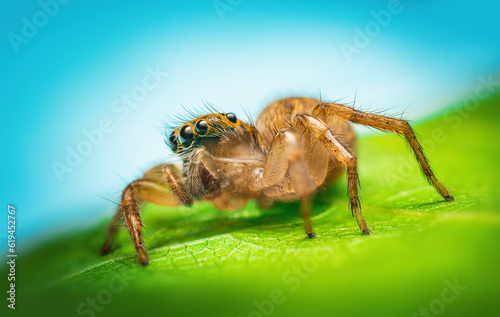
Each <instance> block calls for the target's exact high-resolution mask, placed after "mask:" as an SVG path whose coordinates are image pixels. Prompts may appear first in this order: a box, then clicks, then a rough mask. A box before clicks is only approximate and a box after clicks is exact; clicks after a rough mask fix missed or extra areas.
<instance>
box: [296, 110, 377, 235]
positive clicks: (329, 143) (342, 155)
mask: <svg viewBox="0 0 500 317" xmlns="http://www.w3.org/2000/svg"><path fill="white" fill-rule="evenodd" d="M292 125H293V127H294V129H295V130H296V131H297V132H298V133H302V132H303V131H306V130H309V131H311V132H312V134H313V136H314V137H316V138H318V139H319V140H320V141H321V142H322V144H323V145H324V146H325V148H326V149H327V150H328V152H329V153H330V154H331V155H332V156H333V157H335V158H336V159H337V160H338V161H339V162H340V163H341V164H342V166H343V167H344V168H345V169H346V170H347V183H348V188H349V204H350V207H351V211H352V214H353V216H356V220H357V221H358V226H359V229H361V231H362V232H363V234H366V235H368V234H370V230H369V229H368V225H367V224H366V220H365V218H364V217H363V214H362V213H361V204H360V202H359V198H358V184H359V178H358V167H357V158H356V156H355V155H354V154H353V153H352V152H351V151H349V150H348V149H347V147H346V146H345V145H344V144H343V143H342V142H340V141H339V140H338V139H337V138H336V137H335V136H334V135H333V134H332V132H331V131H330V129H329V128H328V126H327V125H326V124H325V123H324V122H322V121H320V120H319V119H317V118H315V117H313V116H310V115H304V114H303V115H297V116H296V117H295V119H294V121H293V123H292Z"/></svg>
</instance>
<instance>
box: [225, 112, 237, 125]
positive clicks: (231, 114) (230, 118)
mask: <svg viewBox="0 0 500 317" xmlns="http://www.w3.org/2000/svg"><path fill="white" fill-rule="evenodd" d="M226 118H228V120H229V121H231V122H232V123H236V115H235V114H234V113H231V112H229V113H226Z"/></svg>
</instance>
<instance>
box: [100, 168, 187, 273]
mask: <svg viewBox="0 0 500 317" xmlns="http://www.w3.org/2000/svg"><path fill="white" fill-rule="evenodd" d="M141 201H149V202H152V203H155V204H158V205H164V206H177V205H179V204H180V203H183V204H185V205H191V204H192V203H193V201H192V198H191V197H189V196H188V195H187V194H186V193H185V191H184V190H183V189H182V187H181V186H180V181H179V177H178V175H177V173H176V171H175V168H174V167H173V166H172V165H161V166H157V167H155V168H153V169H151V170H149V171H148V172H146V174H144V177H143V178H142V179H139V180H136V181H133V182H132V183H130V184H129V185H128V186H127V187H126V188H125V190H124V191H123V194H122V199H121V206H120V208H118V210H117V213H116V215H115V216H114V217H113V220H112V221H111V224H110V226H109V230H108V235H107V238H106V240H105V242H104V245H103V247H102V250H101V255H104V254H107V253H109V252H110V250H111V246H112V244H113V240H114V237H115V236H116V233H117V230H118V228H119V226H120V224H121V222H122V221H123V219H124V220H125V223H126V225H127V228H128V230H129V232H130V235H131V236H132V240H133V242H134V245H135V248H136V250H137V253H138V255H139V260H140V261H141V263H142V264H143V265H147V264H148V262H149V261H148V257H147V254H146V251H145V248H144V242H143V239H142V236H141V233H142V220H141V217H140V214H139V203H140V202H141Z"/></svg>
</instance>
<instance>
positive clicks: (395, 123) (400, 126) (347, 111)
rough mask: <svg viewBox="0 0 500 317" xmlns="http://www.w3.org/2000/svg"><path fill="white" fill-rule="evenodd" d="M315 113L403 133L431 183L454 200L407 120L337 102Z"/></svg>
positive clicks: (446, 196)
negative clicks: (438, 176)
mask: <svg viewBox="0 0 500 317" xmlns="http://www.w3.org/2000/svg"><path fill="white" fill-rule="evenodd" d="M313 115H315V116H320V117H322V116H325V117H326V116H329V115H334V116H336V117H338V118H340V119H343V120H346V121H350V122H352V123H357V124H362V125H366V126H370V127H373V128H376V129H379V130H382V131H390V132H396V133H399V134H403V135H404V136H405V138H406V140H407V141H408V143H409V144H410V146H411V148H412V149H413V152H414V153H415V156H416V157H417V160H418V162H419V163H420V166H421V168H422V171H423V172H424V174H425V176H426V178H427V180H428V181H429V183H431V184H432V185H433V186H434V187H435V188H436V189H437V191H438V192H439V193H440V194H441V196H443V197H444V199H446V200H447V201H453V200H454V198H453V196H451V195H450V193H449V192H448V190H447V189H446V187H444V185H443V184H441V182H439V181H438V179H437V178H436V176H435V175H434V172H433V171H432V170H431V167H430V166H429V162H428V161H427V158H426V157H425V155H424V152H423V149H422V146H421V145H420V143H419V142H418V140H417V137H416V136H415V133H414V132H413V129H412V128H411V126H410V124H409V123H408V122H407V121H405V120H401V119H396V118H391V117H386V116H381V115H376V114H371V113H366V112H362V111H358V110H355V109H353V108H351V107H348V106H344V105H340V104H336V103H323V104H319V105H317V106H316V107H315V108H314V110H313Z"/></svg>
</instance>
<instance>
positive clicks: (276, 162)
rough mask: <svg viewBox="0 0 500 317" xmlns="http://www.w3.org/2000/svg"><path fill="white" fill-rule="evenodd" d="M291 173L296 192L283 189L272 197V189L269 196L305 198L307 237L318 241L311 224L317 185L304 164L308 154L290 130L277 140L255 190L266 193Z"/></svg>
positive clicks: (255, 184)
mask: <svg viewBox="0 0 500 317" xmlns="http://www.w3.org/2000/svg"><path fill="white" fill-rule="evenodd" d="M287 171H288V175H289V176H288V178H289V179H290V181H291V185H292V186H293V188H289V189H288V190H287V189H281V188H280V189H278V190H277V191H276V192H275V193H271V191H274V190H271V189H269V190H268V192H269V194H270V196H272V195H273V194H274V195H276V196H279V195H281V194H282V192H283V191H288V192H295V194H296V195H298V196H299V197H300V198H301V208H300V210H301V214H302V217H303V218H304V227H305V231H306V233H307V236H308V237H309V238H315V237H316V234H315V233H314V231H313V229H312V223H311V195H312V193H313V191H314V189H315V188H316V185H315V183H314V180H313V178H312V177H311V173H310V171H309V169H308V167H307V165H306V163H305V161H304V153H303V150H302V148H301V146H300V143H299V140H298V138H297V136H296V135H295V133H294V132H293V131H291V130H289V129H282V130H280V131H279V132H278V134H277V135H276V137H275V138H274V140H273V143H272V145H271V151H270V155H269V157H268V159H267V162H266V166H265V168H264V171H263V173H262V175H260V176H258V177H257V178H256V181H255V183H254V184H252V185H251V189H252V190H257V191H258V190H265V191H266V190H267V189H268V188H269V187H271V186H273V185H276V184H278V182H280V181H281V180H283V178H284V177H285V174H286V172H287ZM278 187H279V186H278Z"/></svg>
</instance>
